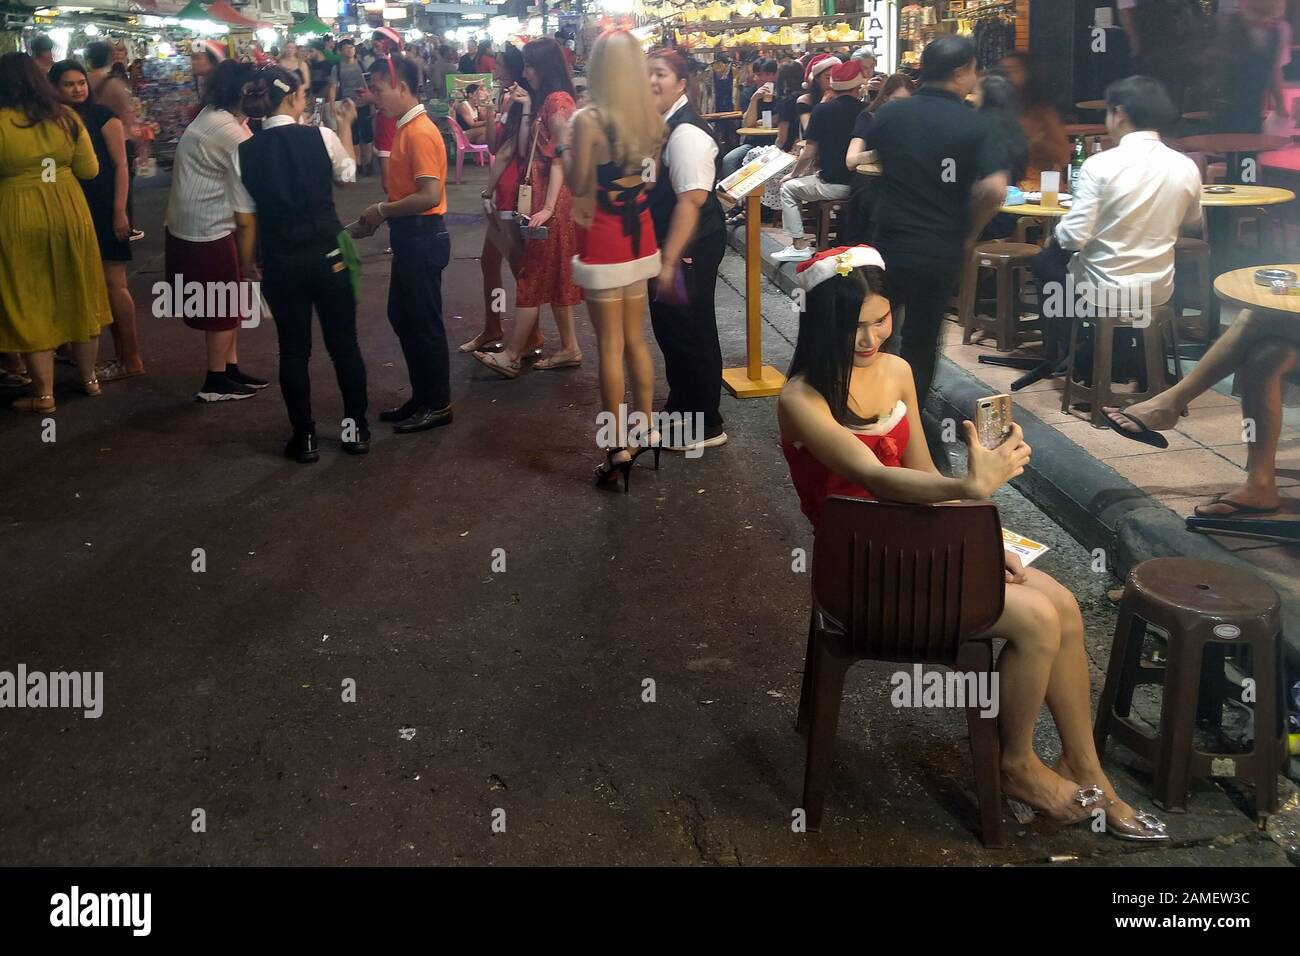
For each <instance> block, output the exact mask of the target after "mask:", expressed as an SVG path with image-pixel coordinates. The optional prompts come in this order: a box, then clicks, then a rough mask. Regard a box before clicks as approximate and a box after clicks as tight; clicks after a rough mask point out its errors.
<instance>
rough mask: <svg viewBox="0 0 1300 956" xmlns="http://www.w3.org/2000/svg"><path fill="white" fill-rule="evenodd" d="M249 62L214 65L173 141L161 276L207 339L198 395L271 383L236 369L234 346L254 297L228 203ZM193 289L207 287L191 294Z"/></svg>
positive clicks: (214, 397) (242, 133)
mask: <svg viewBox="0 0 1300 956" xmlns="http://www.w3.org/2000/svg"><path fill="white" fill-rule="evenodd" d="M251 69H252V68H251V67H249V66H247V65H245V64H242V63H235V62H234V61H232V60H226V61H225V62H223V63H221V64H220V65H219V66H218V67H217V68H216V69H215V70H213V71H212V74H211V76H210V77H209V78H208V82H207V83H206V84H205V89H204V93H203V109H201V110H200V111H199V115H198V116H196V117H195V118H194V121H193V122H192V123H190V125H189V126H187V127H186V128H185V132H184V134H183V135H182V136H181V139H180V142H179V143H178V144H177V146H176V161H175V165H174V166H173V167H172V190H171V195H170V196H169V197H168V199H167V218H166V229H165V237H164V242H165V246H164V250H165V252H164V255H165V262H166V265H165V267H164V282H165V284H166V285H167V286H169V287H170V289H169V293H170V294H169V295H168V298H169V299H170V300H171V306H172V307H171V309H170V310H169V311H170V312H171V314H172V315H173V317H176V318H183V319H184V321H185V324H186V325H188V326H190V327H191V328H195V329H200V330H202V331H203V332H204V333H205V337H206V339H207V358H208V366H207V376H206V378H205V379H204V382H203V386H202V387H201V388H200V389H199V391H198V393H197V394H196V395H195V398H196V399H198V400H199V401H201V402H222V401H230V400H235V399H243V398H252V397H253V396H254V395H256V394H257V392H258V390H259V389H263V388H265V387H266V385H267V383H266V382H265V381H264V380H262V379H260V378H254V377H253V376H251V375H245V374H244V373H243V372H241V371H240V370H239V358H238V352H237V350H236V346H235V340H236V336H237V334H238V331H239V326H240V322H241V320H242V319H245V318H249V317H250V316H251V315H252V312H253V308H254V306H255V303H256V299H257V296H256V294H255V290H254V289H252V288H250V287H247V286H244V285H243V283H242V282H241V279H242V276H241V275H240V271H239V252H238V248H237V246H236V244H235V215H234V212H233V210H232V209H231V206H230V192H231V186H232V184H233V183H234V182H235V180H236V178H237V175H236V173H235V171H234V153H235V149H236V148H237V147H238V146H239V144H240V143H242V142H243V141H244V140H246V139H248V138H249V136H251V135H252V134H251V133H250V132H249V131H248V125H247V124H246V123H245V122H244V115H243V113H242V111H241V103H240V101H241V98H242V96H243V87H244V84H245V82H247V80H248V79H249V75H250V73H251ZM191 283H199V285H198V286H194V285H191ZM195 289H197V290H199V291H201V293H202V294H201V295H193V294H191V292H192V290H195ZM229 290H236V291H235V294H233V295H231V294H229Z"/></svg>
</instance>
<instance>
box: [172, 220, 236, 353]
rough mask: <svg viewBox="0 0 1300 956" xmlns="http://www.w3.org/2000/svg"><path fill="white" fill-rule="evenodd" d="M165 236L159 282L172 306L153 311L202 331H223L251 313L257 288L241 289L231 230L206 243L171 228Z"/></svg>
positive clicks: (232, 327)
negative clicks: (166, 287)
mask: <svg viewBox="0 0 1300 956" xmlns="http://www.w3.org/2000/svg"><path fill="white" fill-rule="evenodd" d="M164 238H165V245H164V251H163V260H164V266H163V281H165V282H166V283H167V284H168V285H169V286H170V287H171V288H170V289H169V290H168V292H167V295H168V296H169V299H170V301H169V303H168V304H169V305H170V306H171V308H164V309H163V310H162V311H161V313H155V314H161V315H166V316H171V317H172V318H178V319H183V320H184V321H185V324H186V325H188V326H189V327H190V328H192V329H200V330H202V331H204V332H228V331H230V330H231V329H235V328H238V327H239V323H240V322H241V321H242V320H244V319H247V318H249V317H250V315H251V314H252V311H253V310H252V308H250V307H249V305H250V304H251V303H252V302H253V301H254V299H255V298H256V296H257V295H258V290H257V289H256V288H244V284H243V281H242V279H241V277H240V271H239V247H238V246H237V245H235V234H234V233H233V232H232V233H230V234H229V235H226V236H222V237H221V238H220V239H213V240H212V241H211V242H190V241H189V240H187V239H177V238H176V237H175V236H173V235H172V234H171V233H170V232H168V233H166V235H165V237H164ZM193 283H197V285H195V284H193ZM231 283H233V285H231Z"/></svg>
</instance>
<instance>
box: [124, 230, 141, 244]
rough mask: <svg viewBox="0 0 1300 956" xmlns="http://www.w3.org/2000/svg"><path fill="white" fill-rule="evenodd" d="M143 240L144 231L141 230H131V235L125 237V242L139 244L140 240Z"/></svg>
mask: <svg viewBox="0 0 1300 956" xmlns="http://www.w3.org/2000/svg"><path fill="white" fill-rule="evenodd" d="M143 238H144V230H143V229H132V230H131V235H129V236H127V241H128V242H139V241H140V240H141V239H143Z"/></svg>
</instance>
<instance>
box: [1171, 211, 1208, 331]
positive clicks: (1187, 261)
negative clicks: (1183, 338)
mask: <svg viewBox="0 0 1300 956" xmlns="http://www.w3.org/2000/svg"><path fill="white" fill-rule="evenodd" d="M1190 271H1195V273H1196V277H1195V289H1196V308H1197V309H1198V310H1199V312H1200V315H1199V317H1198V319H1197V320H1196V326H1195V327H1192V326H1191V325H1190V324H1189V323H1188V320H1187V319H1186V318H1185V317H1184V315H1183V306H1185V305H1186V303H1187V296H1186V295H1183V294H1181V292H1182V290H1184V289H1185V288H1186V283H1187V281H1190V280H1188V279H1187V276H1188V273H1189V272H1190ZM1174 283H1175V288H1176V289H1178V290H1179V293H1180V294H1179V295H1178V314H1177V315H1175V316H1174V321H1175V322H1177V323H1178V326H1179V331H1180V332H1182V333H1184V334H1188V335H1189V337H1195V338H1197V339H1199V340H1201V341H1205V339H1206V338H1208V336H1209V318H1210V305H1211V303H1213V301H1214V299H1213V295H1214V292H1213V285H1212V282H1211V279H1210V244H1209V243H1208V242H1206V241H1205V240H1204V239H1194V238H1192V237H1190V236H1180V237H1179V238H1178V240H1177V241H1176V242H1175V243H1174Z"/></svg>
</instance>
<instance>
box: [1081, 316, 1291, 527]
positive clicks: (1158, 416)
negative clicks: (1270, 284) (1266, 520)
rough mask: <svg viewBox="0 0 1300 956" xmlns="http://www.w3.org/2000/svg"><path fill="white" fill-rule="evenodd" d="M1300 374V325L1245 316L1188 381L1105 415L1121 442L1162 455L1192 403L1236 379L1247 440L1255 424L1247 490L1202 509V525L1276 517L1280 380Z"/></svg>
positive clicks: (1231, 493)
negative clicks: (1126, 440) (1206, 521)
mask: <svg viewBox="0 0 1300 956" xmlns="http://www.w3.org/2000/svg"><path fill="white" fill-rule="evenodd" d="M1297 369H1300V318H1297V317H1296V316H1295V315H1291V314H1289V313H1283V312H1255V311H1252V310H1250V309H1243V310H1242V311H1241V312H1240V313H1239V314H1238V315H1237V320H1236V321H1235V322H1233V323H1232V325H1230V326H1228V329H1227V331H1226V332H1224V333H1223V335H1221V336H1220V337H1219V340H1218V341H1217V342H1215V343H1214V345H1213V346H1212V347H1211V348H1210V350H1209V351H1208V352H1206V353H1205V357H1204V358H1202V359H1201V360H1200V361H1199V362H1197V363H1196V368H1194V369H1192V371H1191V372H1189V373H1188V375H1187V377H1186V378H1184V379H1183V380H1182V381H1181V382H1178V383H1177V384H1176V385H1173V386H1172V387H1170V388H1169V389H1168V390H1167V391H1164V392H1161V393H1160V394H1159V395H1157V396H1155V398H1149V399H1147V400H1146V401H1145V402H1138V403H1137V404H1136V405H1130V406H1129V407H1128V408H1127V409H1125V410H1124V411H1120V410H1119V409H1117V408H1104V409H1102V411H1103V412H1105V413H1106V417H1107V418H1109V419H1110V421H1111V427H1112V428H1114V429H1115V430H1116V431H1117V432H1119V433H1120V434H1121V435H1124V436H1125V437H1127V438H1132V439H1134V440H1135V441H1140V442H1143V443H1144V444H1148V445H1155V446H1156V447H1157V448H1167V447H1168V446H1169V442H1168V440H1166V438H1165V437H1164V436H1163V435H1160V434H1157V433H1158V432H1162V431H1168V430H1169V429H1171V428H1173V427H1174V426H1175V425H1177V424H1178V420H1179V416H1180V415H1182V413H1183V412H1184V411H1185V410H1186V409H1187V406H1188V405H1189V404H1190V403H1191V401H1192V399H1194V398H1196V397H1197V396H1198V395H1201V394H1203V393H1204V392H1206V391H1208V390H1209V389H1210V388H1212V387H1213V386H1214V384H1215V383H1216V382H1218V381H1219V380H1220V379H1223V378H1226V377H1227V376H1228V375H1231V374H1232V373H1233V372H1237V373H1238V375H1237V382H1238V384H1239V385H1240V386H1241V417H1242V422H1243V433H1247V431H1246V430H1247V429H1248V428H1250V427H1251V425H1252V424H1253V432H1254V434H1253V435H1252V436H1251V437H1250V439H1249V440H1248V441H1247V444H1246V483H1245V484H1244V485H1242V486H1241V487H1240V488H1234V489H1233V490H1231V491H1227V492H1224V493H1223V494H1221V495H1219V496H1217V497H1216V498H1215V499H1214V500H1213V501H1210V502H1208V503H1206V504H1203V505H1197V506H1196V515H1197V517H1200V518H1234V517H1239V516H1243V515H1267V514H1274V513H1275V512H1277V510H1278V507H1279V505H1280V503H1281V499H1280V498H1279V497H1278V493H1277V474H1276V469H1277V445H1278V439H1279V438H1280V437H1281V434H1282V381H1283V379H1284V378H1285V377H1286V376H1287V375H1288V374H1290V373H1292V372H1294V371H1296V370H1297Z"/></svg>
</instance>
